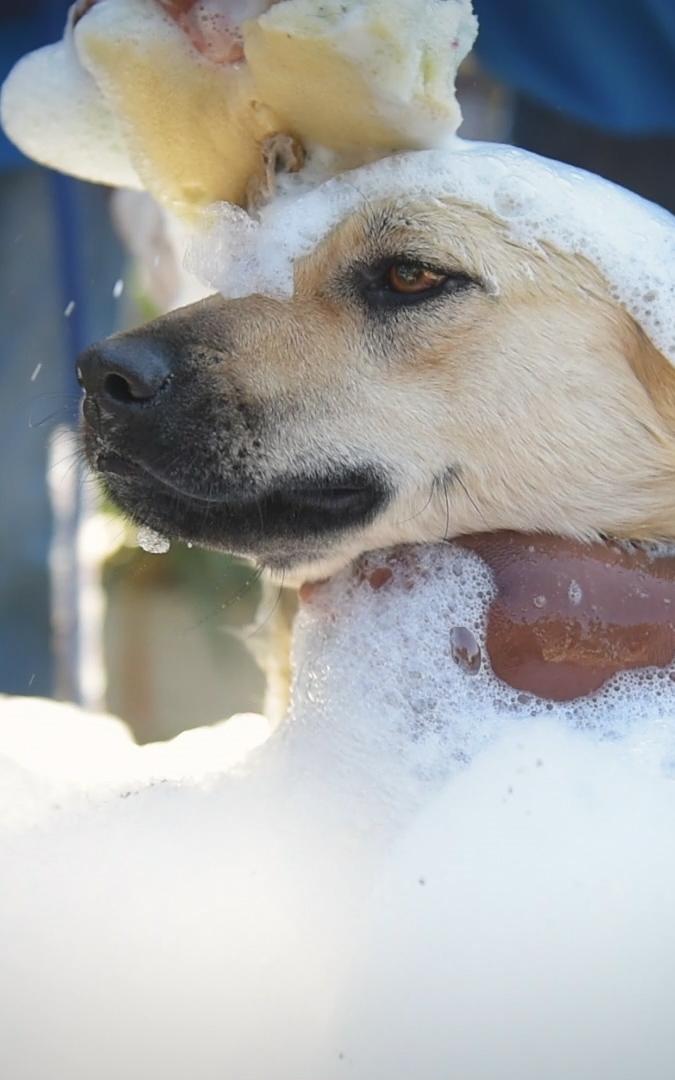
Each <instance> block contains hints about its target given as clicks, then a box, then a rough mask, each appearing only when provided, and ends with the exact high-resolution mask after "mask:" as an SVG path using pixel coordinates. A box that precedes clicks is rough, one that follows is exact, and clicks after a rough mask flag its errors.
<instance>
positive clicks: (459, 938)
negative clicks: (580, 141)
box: [0, 545, 675, 1080]
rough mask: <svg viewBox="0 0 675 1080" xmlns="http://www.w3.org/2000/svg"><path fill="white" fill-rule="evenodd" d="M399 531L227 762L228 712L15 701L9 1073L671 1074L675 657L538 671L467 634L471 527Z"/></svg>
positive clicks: (346, 580) (10, 756) (4, 1031)
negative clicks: (185, 714) (478, 653)
mask: <svg viewBox="0 0 675 1080" xmlns="http://www.w3.org/2000/svg"><path fill="white" fill-rule="evenodd" d="M383 560H384V561H385V564H386V565H387V566H388V567H390V568H391V570H392V577H391V580H389V581H388V582H386V584H384V585H383V586H382V587H381V588H379V589H377V590H376V589H373V588H372V587H371V585H370V584H369V583H368V581H367V580H362V578H361V576H359V577H358V578H356V577H355V576H352V575H350V574H349V573H348V572H345V573H344V574H341V575H339V576H338V577H336V578H335V579H334V580H333V581H332V582H330V583H328V584H327V585H325V586H322V587H320V588H319V589H318V590H317V591H316V592H315V593H314V594H313V596H312V597H311V599H310V600H309V601H308V602H307V603H306V604H305V605H304V606H303V608H302V610H301V614H300V617H299V622H298V626H297V630H296V635H295V646H294V663H295V687H294V704H293V709H292V713H291V715H290V717H289V719H288V721H287V723H286V724H285V725H284V726H283V727H282V728H281V729H280V730H278V731H277V732H276V733H275V734H274V735H273V736H272V737H271V738H270V739H269V740H268V741H267V742H266V743H265V744H264V745H263V746H262V747H260V748H259V749H258V750H257V751H256V752H255V753H254V754H253V755H252V756H249V757H248V758H247V759H246V760H245V761H244V763H240V764H239V765H235V766H234V767H231V768H230V771H229V772H227V773H226V772H225V770H226V769H227V766H228V765H229V764H231V763H232V762H234V761H237V760H238V759H240V758H241V753H240V752H237V750H236V744H237V739H236V738H234V743H235V747H232V745H230V748H229V749H228V738H227V732H228V725H227V724H225V725H224V726H223V727H221V729H220V731H218V732H215V733H213V735H212V736H211V741H210V742H209V738H208V736H207V733H205V732H197V733H186V735H184V736H182V737H181V739H180V740H179V741H178V742H174V743H172V744H168V745H167V746H165V747H163V748H161V750H162V754H163V760H162V757H161V755H159V749H160V748H133V747H132V746H131V745H130V744H129V740H128V737H127V738H126V739H125V738H124V736H123V734H122V732H121V731H120V729H119V727H118V726H115V725H114V724H113V723H112V722H111V721H110V720H103V719H97V718H94V717H92V718H87V719H86V721H85V720H84V719H83V718H80V719H78V721H77V724H79V728H78V730H77V731H76V730H75V729H74V728H72V730H71V729H70V727H69V724H70V721H68V722H66V721H65V720H64V719H63V717H62V714H60V713H58V712H56V713H55V714H54V715H51V713H50V711H48V710H49V707H48V706H47V705H46V704H45V705H44V706H43V708H44V709H45V710H46V711H45V713H44V715H41V716H40V717H39V718H38V719H36V720H32V719H31V717H30V714H29V713H28V706H27V705H22V706H21V710H22V713H21V715H20V716H18V715H17V716H16V717H15V719H14V722H12V721H11V717H10V720H9V721H7V720H6V719H5V721H4V723H3V722H2V720H3V716H2V714H0V755H2V760H1V761H0V773H1V778H2V788H3V790H4V791H8V792H9V793H10V796H9V797H8V798H7V800H6V802H5V805H4V807H3V817H2V821H3V827H2V833H1V835H0V840H1V842H0V863H1V865H0V878H1V880H2V883H3V887H2V890H0V926H1V927H2V937H3V950H2V951H3V978H2V980H0V1074H1V1075H2V1076H3V1080H43V1078H44V1077H45V1076H52V1075H55V1076H63V1077H66V1076H67V1077H68V1080H85V1078H86V1080H90V1078H91V1077H92V1076H95V1077H96V1078H97V1080H113V1078H114V1080H118V1078H119V1077H120V1076H124V1077H126V1078H127V1080H141V1078H146V1077H148V1076H162V1077H163V1078H164V1080H184V1078H185V1077H186V1076H194V1077H195V1078H196V1080H212V1078H213V1080H216V1078H218V1080H220V1078H221V1077H222V1076H232V1077H236V1080H261V1078H263V1077H264V1078H265V1080H317V1078H319V1077H320V1078H321V1080H333V1078H334V1077H335V1078H337V1077H343V1076H345V1075H347V1076H349V1077H351V1078H353V1080H374V1078H379V1077H385V1076H386V1077H387V1078H388V1080H409V1077H410V1076H411V1075H413V1074H414V1075H415V1076H417V1077H419V1078H420V1080H438V1077H440V1076H462V1077H463V1078H466V1080H507V1078H508V1080H510V1078H511V1077H513V1078H515V1077H517V1078H518V1080H541V1078H542V1077H543V1076H545V1077H546V1078H547V1080H568V1078H569V1077H570V1076H575V1077H579V1078H582V1080H591V1078H593V1080H597V1078H598V1077H609V1076H611V1077H612V1080H634V1077H636V1076H645V1077H649V1080H670V1077H672V1075H673V1072H674V1071H675V1049H674V1048H673V1040H672V1001H673V998H674V994H675V925H674V923H673V918H672V912H673V905H674V904H675V868H674V865H673V860H672V836H673V827H674V826H675V787H673V776H674V775H675V733H674V731H673V712H674V710H673V694H674V684H673V681H672V676H673V674H674V673H673V672H672V671H671V672H644V673H642V674H640V675H639V676H637V675H634V676H628V677H625V678H623V679H617V680H615V681H614V682H613V683H612V684H611V685H610V686H609V687H608V688H607V689H606V690H604V691H602V692H601V693H599V694H598V695H596V696H595V697H593V698H591V699H588V700H587V701H585V702H582V703H576V704H575V703H572V704H569V705H564V706H561V705H553V704H546V703H544V702H541V701H537V700H535V699H527V698H525V697H523V695H521V694H518V693H517V692H516V691H512V690H510V689H509V688H508V687H505V686H503V685H502V684H500V683H499V681H498V680H497V679H496V678H495V677H494V676H493V675H492V674H491V672H490V671H489V669H488V667H487V665H486V663H485V657H484V656H483V657H482V663H481V666H480V669H479V670H478V671H477V672H476V671H475V670H472V671H470V670H467V668H466V666H465V665H462V664H460V663H456V662H455V661H454V660H453V656H452V640H453V634H452V631H453V629H456V628H463V630H464V631H466V633H467V634H470V635H472V636H473V637H474V638H475V639H476V640H477V641H481V640H482V639H483V636H484V630H485V622H486V612H487V607H488V605H489V602H490V598H491V597H492V595H493V584H492V581H491V578H490V576H489V574H488V572H487V571H486V569H485V567H484V566H483V565H482V563H480V561H479V560H478V558H477V557H476V556H475V555H473V554H471V553H469V552H467V551H465V550H463V549H461V548H459V547H455V546H454V545H444V546H442V547H439V548H420V549H416V550H413V549H411V550H410V551H409V552H408V554H407V555H406V557H404V558H399V559H398V560H392V559H391V556H390V555H389V554H386V553H385V554H383V555H382V554H380V555H374V556H371V557H369V559H368V560H367V562H366V564H365V565H366V569H368V567H378V566H381V565H382V562H383ZM411 576H412V578H413V579H414V587H413V588H410V587H409V585H410V580H411ZM454 639H455V640H457V635H455V637H454ZM473 666H474V667H475V665H473ZM12 708H13V706H12V703H11V702H10V703H9V705H8V706H5V710H4V712H5V713H6V712H7V710H8V709H9V710H10V713H11V710H12ZM58 708H61V709H62V708H63V707H56V706H52V709H58ZM85 723H86V725H87V726H88V727H87V732H86V733H85V732H84V730H83V728H84V725H85ZM238 723H239V725H240V727H239V737H241V734H242V730H243V728H242V721H238ZM247 723H253V724H254V726H255V723H256V722H255V721H248V722H244V723H243V727H244V728H245V726H246V724H247ZM255 730H256V733H258V732H259V727H256V728H255ZM233 734H234V733H233ZM205 738H206V740H207V745H205V746H202V747H201V748H200V747H199V746H197V744H196V743H195V740H197V742H198V741H199V740H204V739H205ZM259 738H260V735H259V734H256V735H255V736H254V737H253V738H251V739H250V744H251V745H252V744H253V743H255V742H256V741H259ZM59 747H61V748H62V751H63V752H62V753H60V754H59ZM148 753H149V758H148V757H147V756H145V755H148ZM78 754H79V761H76V760H74V759H75V757H76V755H78ZM219 768H220V769H221V775H218V774H217V773H216V772H215V770H216V769H219ZM85 776H87V777H88V780H87V781H86V782H84V781H83V777H85Z"/></svg>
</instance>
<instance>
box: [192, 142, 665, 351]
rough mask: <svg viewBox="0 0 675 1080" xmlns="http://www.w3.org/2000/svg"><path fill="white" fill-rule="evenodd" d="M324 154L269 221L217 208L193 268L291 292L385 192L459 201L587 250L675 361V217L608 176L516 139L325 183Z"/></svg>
mask: <svg viewBox="0 0 675 1080" xmlns="http://www.w3.org/2000/svg"><path fill="white" fill-rule="evenodd" d="M322 169H323V165H322V161H321V157H320V155H319V156H317V157H315V159H314V161H313V162H311V163H310V165H309V166H308V167H307V168H306V169H305V170H303V172H302V173H301V174H299V175H298V176H288V177H284V178H283V180H282V183H281V185H280V190H279V193H278V195H277V197H276V198H275V199H274V200H273V201H272V202H271V203H270V204H269V205H268V206H265V207H263V208H262V210H261V212H260V219H259V221H254V220H253V219H252V218H251V217H250V216H249V215H248V214H245V213H244V212H243V211H241V210H238V209H237V208H235V207H231V206H227V205H221V206H214V207H211V208H209V210H208V211H207V220H208V228H206V229H205V231H204V232H200V233H197V234H195V236H194V237H193V240H192V245H191V249H190V251H189V253H188V265H189V267H190V269H191V270H192V272H193V273H195V274H196V275H197V276H198V277H200V278H201V279H202V280H204V281H206V282H208V284H209V285H211V286H212V287H213V288H214V289H217V290H218V291H219V292H222V293H223V295H225V296H227V297H238V296H246V295H249V294H250V293H253V292H268V293H270V294H271V295H274V296H282V297H283V296H289V295H290V294H291V293H292V291H293V273H294V264H295V262H296V261H297V260H298V259H301V258H302V257H303V256H306V255H308V254H310V252H312V251H313V250H314V249H315V247H316V246H317V245H318V244H320V243H321V241H322V240H323V239H325V237H326V236H327V235H328V233H329V232H330V231H331V230H332V229H334V228H335V227H336V226H338V225H339V223H340V222H341V221H343V220H344V219H345V218H346V217H348V216H349V215H350V214H353V213H356V212H358V211H359V210H362V209H364V208H365V207H367V206H368V205H369V204H372V203H373V202H377V200H381V199H385V198H393V199H396V200H399V201H400V202H403V203H404V204H405V205H410V204H414V202H415V200H424V199H443V198H447V197H453V198H455V199H458V200H461V201H463V202H466V203H470V204H474V205H478V206H481V207H483V208H485V209H486V210H488V211H490V213H492V214H494V215H495V216H496V217H497V218H499V219H500V220H501V221H503V222H504V223H505V225H506V226H507V228H508V230H509V232H510V234H511V235H512V236H513V237H514V239H516V240H517V241H518V242H519V243H522V244H525V245H527V246H530V247H534V248H537V247H538V246H539V245H541V244H542V243H544V244H545V243H548V244H553V245H555V246H556V247H557V248H558V249H560V250H562V251H565V252H569V253H572V254H579V255H582V256H584V257H585V258H587V259H588V260H589V261H590V262H592V263H594V264H595V265H596V266H597V267H598V268H599V270H600V271H601V272H602V274H603V275H604V277H605V279H606V281H607V282H608V284H609V286H610V289H611V291H612V293H613V295H614V296H615V297H616V299H617V300H618V301H619V302H620V303H622V304H623V305H624V306H625V307H626V309H627V310H628V311H629V312H630V313H631V315H633V317H634V318H635V319H636V320H637V322H638V323H640V324H641V325H642V327H643V329H644V330H645V332H646V333H647V335H648V336H649V337H650V338H651V339H652V341H653V343H654V344H655V345H656V347H657V348H659V349H660V350H661V351H662V352H663V353H664V355H666V356H668V357H669V358H670V359H671V361H673V362H675V218H674V217H673V216H672V215H671V214H669V213H668V212H667V211H666V210H663V209H661V208H660V207H658V206H655V205H654V204H653V203H649V202H646V201H645V200H644V199H641V198H640V197H639V196H637V195H634V194H633V193H632V192H629V191H626V190H625V189H623V188H620V187H618V186H617V185H615V184H612V183H610V182H609V181H607V180H603V179H602V178H600V177H598V176H594V175H593V174H591V173H587V172H585V171H584V170H582V169H577V168H574V167H572V166H569V165H563V164H561V163H560V162H555V161H549V160H547V159H545V158H541V157H539V156H538V155H536V154H531V153H529V152H527V151H525V150H520V149H518V148H516V147H511V146H502V145H498V144H495V143H478V142H466V141H463V140H460V139H457V140H456V141H455V142H454V143H453V146H452V147H451V148H449V149H438V150H422V151H417V152H412V153H407V154H397V155H392V156H391V157H388V158H384V159H383V160H380V161H376V162H373V163H371V164H370V165H364V166H362V167H361V168H359V169H354V170H352V171H351V172H347V173H344V174H342V175H340V176H336V177H331V178H329V179H326V173H325V169H324V171H323V172H322Z"/></svg>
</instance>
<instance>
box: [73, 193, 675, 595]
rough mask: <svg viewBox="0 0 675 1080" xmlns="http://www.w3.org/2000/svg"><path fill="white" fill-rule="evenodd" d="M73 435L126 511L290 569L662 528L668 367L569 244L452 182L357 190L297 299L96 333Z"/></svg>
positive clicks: (209, 309)
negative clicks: (505, 538)
mask: <svg viewBox="0 0 675 1080" xmlns="http://www.w3.org/2000/svg"><path fill="white" fill-rule="evenodd" d="M79 372H80V378H81V381H82V384H83V386H84V388H85V390H86V397H85V402H84V419H85V442H86V447H87V452H88V455H89V458H90V460H91V462H92V463H93V465H94V467H95V468H96V469H97V470H98V471H99V472H100V474H101V475H102V477H103V480H104V483H105V486H106V488H107V489H108V491H109V493H110V494H111V495H112V497H113V498H114V500H115V501H116V502H117V503H118V504H119V505H120V506H121V507H122V508H123V509H124V510H125V511H126V512H127V513H128V514H129V515H130V516H131V517H132V518H133V519H134V520H135V521H137V522H140V523H143V524H146V525H149V526H151V527H152V528H155V529H157V530H158V531H160V532H162V533H164V534H167V535H170V536H172V537H176V538H180V539H183V540H186V541H190V542H193V543H197V544H201V545H205V546H209V547H214V548H219V549H223V550H227V551H232V552H235V553H238V554H242V555H245V556H248V557H251V558H253V559H255V560H257V561H258V562H259V563H260V564H262V565H264V566H266V567H268V568H271V569H276V570H284V571H289V573H290V574H292V575H293V578H298V579H300V578H308V577H309V578H311V577H319V576H323V575H325V574H326V573H329V572H332V571H333V570H335V569H336V568H337V567H339V566H340V565H342V564H344V563H345V562H346V561H348V560H349V559H351V558H352V557H353V556H355V555H357V554H358V553H360V552H362V551H364V550H367V549H371V548H376V547H384V546H389V545H391V544H395V543H401V542H408V541H414V542H420V541H437V540H439V539H441V538H442V537H448V536H454V535H458V534H462V533H470V532H477V531H485V530H496V529H515V530H521V531H525V530H526V531H535V530H543V531H549V532H555V533H560V534H565V535H573V536H578V537H589V538H591V537H596V536H598V535H602V534H609V535H613V536H617V537H630V538H643V537H648V538H654V539H657V538H672V537H675V376H674V375H673V369H672V368H671V366H670V364H669V363H668V362H667V361H666V360H665V359H664V358H663V357H662V356H661V354H660V353H659V352H658V351H657V350H656V349H655V348H654V347H653V346H652V345H651V343H650V342H649V341H648V340H647V338H646V337H645V336H644V334H643V333H642V331H641V330H640V329H639V327H638V326H637V325H636V324H635V322H634V321H633V320H632V319H631V317H630V316H629V315H628V314H627V313H626V312H625V311H624V309H623V308H621V307H620V306H619V304H618V303H617V302H616V301H615V300H613V299H612V298H611V296H610V293H609V290H608V288H607V286H606V284H605V282H604V280H603V278H602V276H601V275H600V273H599V272H598V271H597V270H596V269H595V268H594V266H592V265H591V264H590V263H588V262H587V261H585V260H584V259H582V258H581V257H579V256H572V255H568V254H564V253H562V252H560V251H558V250H556V249H554V248H552V247H550V246H549V247H547V246H545V245H540V246H539V247H538V248H537V249H532V248H530V247H526V246H524V245H523V246H521V245H520V244H518V243H517V242H516V241H514V239H513V237H512V236H510V235H509V233H508V231H507V230H506V228H505V227H504V226H503V225H502V224H501V223H500V222H499V221H498V220H497V219H496V218H495V217H493V216H492V215H490V214H489V213H488V212H486V211H483V210H481V209H480V208H477V207H475V206H469V205H466V204H464V203H462V202H460V201H457V200H452V199H446V200H442V201H439V200H430V201H428V202H425V201H417V202H415V201H411V202H408V201H406V200H403V199H400V198H396V199H388V200H387V199H384V200H382V201H381V202H379V203H374V204H369V205H367V206H364V207H362V208H361V209H359V210H358V211H356V212H355V213H353V214H352V215H351V216H350V217H348V218H347V219H346V220H345V221H343V222H342V223H341V224H340V225H339V226H338V227H336V228H335V229H334V230H333V231H332V232H331V233H330V235H329V236H327V237H326V238H325V240H324V241H323V242H322V243H321V244H320V245H319V246H318V247H317V248H316V249H315V250H314V251H313V252H312V253H311V254H310V255H308V256H307V257H305V258H303V259H302V260H300V261H299V262H298V263H297V265H296V269H295V288H294V293H293V296H292V297H290V298H289V299H288V300H278V299H272V298H270V297H264V296H260V295H257V296H251V297H248V298H245V299H239V300H225V299H223V298H221V297H219V296H214V297H211V298H209V299H207V300H204V301H202V302H200V303H198V304H194V305H191V306H190V307H187V308H183V309H181V310H178V311H175V312H173V313H171V314H169V315H166V316H164V317H162V318H160V319H157V320H155V321H154V322H152V323H150V324H148V325H146V326H145V327H143V328H142V329H140V330H135V331H132V332H128V333H124V334H120V335H116V336H115V337H112V338H110V339H108V340H107V341H105V342H103V343H102V344H100V345H97V346H94V347H92V348H91V349H89V350H88V351H87V352H86V353H85V354H84V355H83V356H82V357H81V358H80V362H79Z"/></svg>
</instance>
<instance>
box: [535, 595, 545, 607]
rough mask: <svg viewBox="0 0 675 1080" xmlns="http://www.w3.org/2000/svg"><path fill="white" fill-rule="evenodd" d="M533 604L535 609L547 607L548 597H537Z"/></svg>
mask: <svg viewBox="0 0 675 1080" xmlns="http://www.w3.org/2000/svg"><path fill="white" fill-rule="evenodd" d="M532 603H533V604H534V606H535V607H538V608H543V607H546V597H545V596H535V597H534V599H533V601H532Z"/></svg>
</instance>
